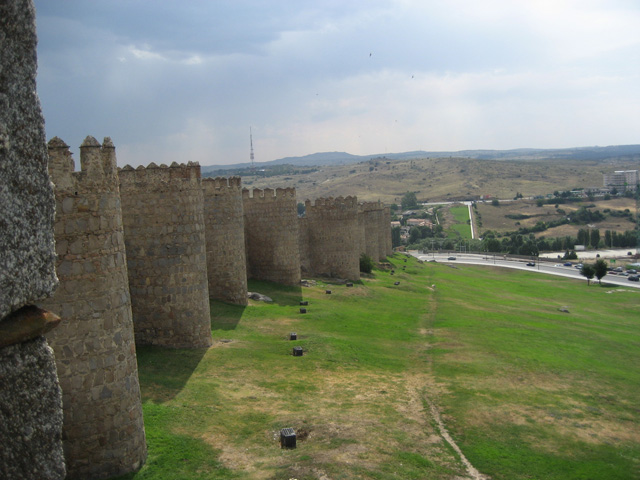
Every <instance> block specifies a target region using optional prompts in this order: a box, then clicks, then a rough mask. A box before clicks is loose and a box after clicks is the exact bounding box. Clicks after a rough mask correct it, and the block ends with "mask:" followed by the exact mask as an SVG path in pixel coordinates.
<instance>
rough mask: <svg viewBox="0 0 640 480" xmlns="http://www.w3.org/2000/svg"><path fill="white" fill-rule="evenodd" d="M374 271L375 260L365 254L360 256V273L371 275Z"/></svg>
mask: <svg viewBox="0 0 640 480" xmlns="http://www.w3.org/2000/svg"><path fill="white" fill-rule="evenodd" d="M372 270H373V260H372V259H371V257H370V256H369V255H367V254H366V253H363V254H361V255H360V271H361V272H362V273H371V271H372Z"/></svg>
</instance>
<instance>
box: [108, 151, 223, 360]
mask: <svg viewBox="0 0 640 480" xmlns="http://www.w3.org/2000/svg"><path fill="white" fill-rule="evenodd" d="M118 175H119V180H120V195H121V199H122V220H123V225H124V238H125V245H126V252H127V266H128V271H129V288H130V290H131V307H132V311H133V318H134V329H135V336H136V343H137V344H140V345H159V346H165V347H174V348H199V347H208V346H210V345H211V343H212V341H211V315H210V310H209V287H208V278H207V258H206V242H205V227H204V210H203V208H204V196H203V191H202V184H201V179H200V166H199V165H197V164H194V163H189V164H187V165H184V164H183V165H178V164H176V163H173V164H172V165H171V166H170V167H168V166H166V165H160V166H157V165H155V164H154V163H151V164H149V166H147V167H146V168H144V167H138V168H137V169H135V170H134V169H133V168H131V167H129V166H126V167H124V168H123V169H121V170H119V172H118Z"/></svg>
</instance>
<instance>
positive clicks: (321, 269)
mask: <svg viewBox="0 0 640 480" xmlns="http://www.w3.org/2000/svg"><path fill="white" fill-rule="evenodd" d="M305 206H306V216H307V222H308V235H309V252H310V264H311V266H310V268H311V271H312V272H313V274H315V275H326V276H330V277H338V278H345V279H349V280H358V279H359V278H360V243H361V241H360V230H359V228H358V199H357V198H356V197H352V196H348V197H346V198H343V197H338V198H318V199H316V201H315V203H314V204H312V203H311V201H309V200H307V201H306V202H305Z"/></svg>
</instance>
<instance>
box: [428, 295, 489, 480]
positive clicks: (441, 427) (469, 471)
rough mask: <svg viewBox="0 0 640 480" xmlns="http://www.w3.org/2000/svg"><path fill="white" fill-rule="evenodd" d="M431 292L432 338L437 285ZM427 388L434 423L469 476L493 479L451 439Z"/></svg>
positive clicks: (431, 374) (430, 320)
mask: <svg viewBox="0 0 640 480" xmlns="http://www.w3.org/2000/svg"><path fill="white" fill-rule="evenodd" d="M429 291H430V295H429V307H428V312H427V325H428V329H427V330H425V331H424V333H425V334H426V335H427V336H432V335H433V326H434V322H435V316H436V312H437V310H438V304H437V298H436V285H435V284H434V285H432V287H431V288H430V289H429ZM432 366H433V365H432V362H431V359H429V377H430V378H431V379H433V378H434V377H433V371H432ZM433 383H434V384H435V382H433ZM434 384H433V385H431V389H432V390H434V388H435V386H434ZM427 388H428V387H427V386H425V388H424V390H423V392H422V398H423V399H424V400H425V401H426V402H427V404H428V405H429V410H430V412H431V416H432V417H433V419H434V421H435V422H436V424H437V425H438V431H439V432H440V436H441V437H442V438H443V439H444V440H445V441H446V442H447V443H448V444H449V445H450V446H451V448H453V450H454V451H455V452H456V453H457V454H458V456H459V458H460V461H461V462H462V463H463V465H464V466H465V468H466V470H467V475H468V476H469V478H470V479H472V480H489V479H490V478H491V477H489V476H487V475H483V474H482V473H480V472H479V471H478V469H477V468H475V467H474V466H473V465H472V464H471V462H470V461H469V459H467V457H465V455H464V453H462V450H461V449H460V447H459V446H458V444H457V443H456V442H455V440H454V439H453V438H451V435H450V434H449V431H448V430H447V427H446V426H445V424H444V422H443V421H442V416H441V415H440V411H439V410H438V407H437V406H436V405H435V403H434V402H433V401H432V400H431V398H430V397H429V395H428V394H427Z"/></svg>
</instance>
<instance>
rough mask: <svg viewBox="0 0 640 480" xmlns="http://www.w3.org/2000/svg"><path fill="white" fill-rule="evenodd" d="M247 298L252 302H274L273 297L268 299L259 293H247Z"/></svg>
mask: <svg viewBox="0 0 640 480" xmlns="http://www.w3.org/2000/svg"><path fill="white" fill-rule="evenodd" d="M247 297H248V298H250V299H251V300H257V301H259V302H273V300H272V299H271V297H267V296H266V295H262V294H261V293H258V292H247Z"/></svg>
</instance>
